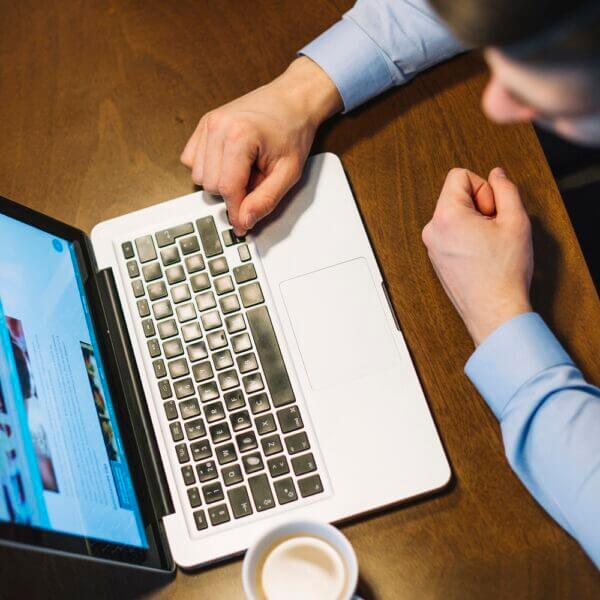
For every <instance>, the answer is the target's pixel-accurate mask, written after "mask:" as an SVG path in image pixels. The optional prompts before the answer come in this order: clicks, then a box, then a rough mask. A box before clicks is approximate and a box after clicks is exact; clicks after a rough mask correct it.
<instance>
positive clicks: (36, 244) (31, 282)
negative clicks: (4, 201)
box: [0, 214, 147, 547]
mask: <svg viewBox="0 0 600 600" xmlns="http://www.w3.org/2000/svg"><path fill="white" fill-rule="evenodd" d="M0 486H1V489H0V520H4V521H14V522H19V523H23V524H29V525H31V526H35V527H42V528H45V529H52V530H56V531H61V532H65V533H72V534H76V535H83V536H86V537H91V538H95V539H99V540H105V541H111V542H115V543H121V544H127V545H132V546H137V547H147V542H146V537H145V534H144V529H143V524H142V521H141V517H140V512H139V507H138V504H137V501H136V498H135V493H134V490H133V485H132V482H131V476H130V473H129V469H128V466H127V461H126V458H125V454H124V450H123V445H122V440H121V437H120V435H119V431H118V426H117V422H116V419H115V415H114V409H113V406H112V402H111V399H110V395H109V391H108V388H107V385H106V380H105V376H104V371H103V368H102V365H101V362H100V354H99V350H98V346H97V343H96V339H95V334H94V331H93V327H92V326H91V320H90V316H89V312H88V307H87V302H86V300H85V295H84V293H83V284H82V282H81V278H80V275H79V270H78V268H77V261H76V258H75V254H74V249H73V246H72V244H71V243H69V242H67V241H65V240H62V239H59V238H57V237H55V236H52V235H50V234H48V233H46V232H44V231H41V230H38V229H36V228H34V227H31V226H29V225H26V224H24V223H21V222H19V221H16V220H14V219H12V218H10V217H7V216H5V215H1V214H0Z"/></svg>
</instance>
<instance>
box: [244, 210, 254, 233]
mask: <svg viewBox="0 0 600 600" xmlns="http://www.w3.org/2000/svg"><path fill="white" fill-rule="evenodd" d="M255 223H256V217H255V216H254V215H253V214H252V213H248V215H247V216H246V224H245V227H246V229H252V228H253V227H254V224H255Z"/></svg>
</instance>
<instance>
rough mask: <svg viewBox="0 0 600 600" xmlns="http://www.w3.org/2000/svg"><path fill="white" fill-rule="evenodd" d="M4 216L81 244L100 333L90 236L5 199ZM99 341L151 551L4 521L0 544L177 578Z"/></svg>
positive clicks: (86, 285)
mask: <svg viewBox="0 0 600 600" xmlns="http://www.w3.org/2000/svg"><path fill="white" fill-rule="evenodd" d="M0 214H4V215H6V216H9V217H12V218H13V219H16V220H17V221H21V222H22V223H26V224H28V225H32V226H33V227H36V228H38V229H40V230H42V231H45V232H47V233H50V234H51V235H55V236H57V237H60V238H62V239H64V240H67V241H69V242H73V243H75V244H76V247H77V252H76V253H77V256H78V259H79V260H80V261H81V263H83V264H82V265H80V266H81V267H83V269H85V270H86V271H87V273H82V275H83V279H84V288H85V292H86V298H87V300H88V303H89V307H90V316H91V320H92V323H93V325H94V328H95V329H96V330H97V325H96V324H97V321H98V318H97V310H98V303H97V299H95V298H94V297H92V293H91V289H92V287H91V285H90V276H93V274H94V273H95V271H96V263H95V260H94V258H93V251H92V248H91V244H90V242H89V239H88V237H87V236H86V234H85V233H84V232H83V231H82V230H80V229H77V228H75V227H71V226H69V225H67V224H65V223H62V222H61V221H58V220H56V219H53V218H51V217H48V216H47V215H44V214H42V213H39V212H37V211H35V210H32V209H30V208H27V207H25V206H23V205H21V204H18V203H16V202H13V201H12V200H9V199H8V198H4V197H2V196H0ZM83 269H82V270H83ZM98 338H99V341H100V356H101V357H102V359H103V363H104V367H105V371H107V373H106V375H107V380H108V386H109V392H110V393H111V396H112V400H113V406H114V410H115V414H116V420H117V424H118V427H119V431H120V434H121V438H122V441H123V445H124V448H125V453H126V456H127V462H128V464H129V469H130V472H131V478H132V483H133V486H134V489H135V493H136V495H137V499H138V504H139V508H140V513H141V517H142V522H143V525H144V530H145V533H146V538H147V542H148V548H147V549H145V548H136V547H132V546H126V545H122V544H115V543H112V542H106V541H99V540H96V539H93V538H89V537H86V536H77V535H72V534H65V533H61V532H57V531H51V530H47V529H41V528H36V527H29V526H23V525H18V524H15V523H9V522H6V521H0V543H2V544H8V545H18V546H27V547H31V548H32V549H35V550H42V551H47V552H53V551H54V552H57V553H68V554H72V555H78V556H81V557H84V558H88V559H95V560H101V561H110V562H117V563H124V564H127V565H131V566H139V567H143V568H146V569H153V570H160V571H167V572H172V571H173V569H174V566H173V562H172V559H171V556H170V552H169V550H168V546H167V544H166V539H165V537H164V532H163V530H162V526H161V524H160V523H159V520H158V518H157V516H156V515H155V513H154V511H153V509H152V502H151V499H150V496H149V491H148V490H149V489H150V485H153V482H150V481H148V474H147V473H146V472H145V470H144V469H143V468H142V464H141V460H140V457H139V453H138V451H137V446H136V443H135V436H134V432H133V422H132V421H131V420H130V419H129V418H125V417H126V415H127V410H126V407H125V406H123V403H124V398H122V397H120V396H121V394H119V392H118V390H115V388H114V386H113V385H112V383H111V382H112V381H114V376H115V374H114V373H111V372H110V361H107V360H104V359H105V356H104V353H105V352H106V346H105V345H104V344H102V343H101V336H98ZM113 392H114V393H113Z"/></svg>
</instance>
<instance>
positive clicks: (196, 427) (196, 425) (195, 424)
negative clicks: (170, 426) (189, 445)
mask: <svg viewBox="0 0 600 600" xmlns="http://www.w3.org/2000/svg"><path fill="white" fill-rule="evenodd" d="M183 427H184V429H185V435H186V436H187V439H188V440H190V442H191V441H193V440H197V439H198V438H201V437H202V436H204V435H206V428H205V427H204V421H202V419H194V420H193V421H187V422H186V423H184V424H183Z"/></svg>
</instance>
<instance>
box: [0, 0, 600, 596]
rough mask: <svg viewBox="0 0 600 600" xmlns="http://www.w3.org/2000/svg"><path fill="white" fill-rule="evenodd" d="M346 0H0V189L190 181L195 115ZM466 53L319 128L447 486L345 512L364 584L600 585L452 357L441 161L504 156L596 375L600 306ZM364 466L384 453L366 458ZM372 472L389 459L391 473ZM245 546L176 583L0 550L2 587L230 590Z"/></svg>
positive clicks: (173, 188)
mask: <svg viewBox="0 0 600 600" xmlns="http://www.w3.org/2000/svg"><path fill="white" fill-rule="evenodd" d="M350 5H351V2H350V1H347V0H344V1H341V0H310V1H308V0H302V1H300V0H269V1H262V0H259V1H257V2H249V1H248V0H237V1H234V0H214V1H210V2H209V1H207V0H183V1H182V0H178V1H171V2H168V1H167V0H164V1H162V2H161V1H159V0H120V1H118V0H88V1H85V2H84V1H83V0H79V1H77V0H69V1H66V0H62V1H60V0H54V1H51V0H21V1H20V2H8V0H2V2H1V4H0V133H1V137H0V194H2V195H4V196H8V197H10V198H12V199H14V200H17V201H19V202H22V203H23V204H26V205H28V206H31V207H33V208H36V209H38V210H41V211H44V212H46V213H48V214H50V215H52V216H53V217H56V218H58V219H62V220H64V221H67V222H69V223H71V224H74V225H76V226H78V227H81V228H83V229H84V230H86V231H88V232H89V231H90V229H91V227H92V226H93V225H94V224H95V223H97V222H99V221H101V220H104V219H107V218H109V217H113V216H116V215H119V214H122V213H124V212H128V211H131V210H134V209H138V208H142V207H145V206H149V205H151V204H154V203H156V202H159V201H161V200H165V199H169V198H173V197H176V196H180V195H182V194H186V193H189V192H190V191H192V190H193V185H192V182H191V180H190V177H189V173H188V172H187V171H186V169H184V168H183V167H182V166H181V165H180V164H179V154H180V152H181V150H182V148H183V146H184V144H185V141H186V140H187V137H188V135H189V134H190V133H191V131H192V130H193V129H194V126H195V124H196V122H197V120H198V119H199V118H200V116H201V115H202V114H203V113H204V112H205V111H207V110H209V109H211V108H214V107H216V106H218V105H219V104H221V103H223V102H226V101H228V100H230V99H232V98H234V97H236V96H238V95H240V94H241V93H243V92H246V91H248V90H250V89H252V88H254V87H256V86H258V85H260V84H262V83H265V82H267V81H269V80H270V79H271V78H272V77H274V76H275V75H277V74H278V73H279V72H281V70H282V69H284V68H285V66H286V65H287V64H288V63H289V61H290V60H291V59H293V57H294V54H295V52H296V51H297V49H298V48H300V47H302V46H303V45H304V44H305V43H306V42H308V41H309V40H311V39H312V38H313V37H315V36H316V35H317V34H318V33H319V32H321V31H323V30H324V29H325V28H326V27H328V26H329V25H330V24H332V23H333V22H334V21H335V20H336V19H338V18H339V16H340V15H341V14H342V12H343V11H344V10H346V9H347V8H349V6H350ZM485 80H486V72H485V67H484V65H483V63H482V61H481V59H480V58H479V57H478V56H477V55H476V54H470V55H466V56H462V57H459V58H457V59H454V60H452V61H450V62H448V63H446V64H444V65H441V66H439V67H436V68H435V69H432V70H431V71H429V72H427V73H425V74H422V75H421V76H419V77H417V78H416V79H415V80H414V81H413V82H412V83H410V84H408V85H406V86H405V87H403V88H402V89H397V90H394V91H391V92H388V93H387V94H385V95H384V96H383V97H381V98H378V99H377V100H374V101H371V102H370V103H368V104H367V105H366V106H364V107H363V108H361V109H359V110H357V111H355V112H354V113H352V114H350V115H347V116H343V117H338V118H335V119H333V121H331V122H330V123H328V124H327V125H326V126H325V127H324V129H323V130H322V131H321V132H320V134H319V136H318V138H317V140H316V142H315V146H314V151H315V152H316V151H323V150H328V151H332V152H335V153H337V154H339V155H340V156H341V159H342V162H343V164H344V166H345V169H346V172H347V174H348V177H349V179H350V181H351V183H352V186H353V189H354V192H355V195H356V199H357V201H358V204H359V207H360V210H361V213H362V215H363V218H364V221H365V224H366V227H367V230H368V232H369V235H370V237H371V240H372V242H373V245H374V248H375V251H376V254H377V256H378V258H379V260H380V263H381V267H382V269H383V273H384V275H385V277H386V279H387V281H388V284H389V287H390V290H391V296H392V299H393V303H394V306H395V309H396V311H397V314H398V317H399V320H400V322H401V325H402V328H403V331H404V334H405V336H406V339H407V342H408V345H409V347H410V350H411V352H412V355H413V357H414V360H415V362H416V365H417V369H418V371H419V374H420V377H421V380H422V382H423V386H424V388H425V392H426V395H427V397H428V399H429V403H430V406H431V408H432V411H433V414H434V417H435V419H436V422H437V424H438V427H439V430H440V433H441V437H442V439H443V442H444V444H445V447H446V449H447V452H448V455H449V458H450V461H451V463H452V466H453V470H454V474H455V484H454V486H453V487H452V488H451V489H449V490H448V491H447V492H445V493H443V494H441V495H439V496H438V497H436V498H432V499H429V500H426V501H421V502H418V503H413V504H410V505H407V506H403V507H398V508H397V509H394V510H390V511H387V512H385V513H383V514H379V515H377V516H373V517H372V518H369V519H361V520H358V521H356V522H354V523H351V524H347V525H346V526H344V527H343V531H344V533H345V534H346V535H347V536H348V537H349V539H350V540H351V542H352V543H353V545H354V547H355V548H356V551H357V554H358V559H359V563H360V571H361V579H362V582H361V588H360V589H361V592H362V594H363V595H364V597H365V598H377V599H383V598H410V599H412V598H419V599H420V598H444V599H448V598H457V599H465V598H474V599H475V598H477V599H479V598H486V599H487V598H544V599H550V598H577V599H584V598H592V597H596V598H597V597H598V593H599V589H600V576H599V573H598V571H597V570H596V569H595V568H594V566H593V565H592V563H591V562H590V560H589V559H588V558H587V557H586V556H585V555H584V553H583V552H582V551H581V550H580V548H579V547H578V545H577V544H576V543H575V542H574V541H573V540H572V539H571V538H570V537H569V536H568V535H567V534H566V533H565V532H564V531H562V530H561V529H560V528H559V527H558V526H557V525H556V524H555V523H554V522H553V521H552V519H551V518H550V517H548V516H547V515H546V514H545V513H544V511H543V510H542V509H541V508H540V507H539V506H538V505H537V504H536V502H535V501H534V500H533V499H532V498H531V497H530V496H529V494H528V493H527V491H526V490H525V488H524V487H523V486H522V485H521V483H520V482H519V480H518V479H517V477H516V476H515V475H514V474H513V473H512V471H511V470H510V468H509V466H508V464H507V462H506V460H505V457H504V454H503V447H502V442H501V438H500V435H499V430H498V425H497V422H496V420H495V419H494V417H493V415H492V413H491V412H490V410H489V409H488V408H487V406H486V405H485V403H484V402H483V401H482V400H481V398H480V397H479V396H478V394H477V393H476V392H475V390H474V388H473V387H472V386H471V384H470V383H469V381H468V380H467V379H466V377H465V376H464V374H463V366H464V363H465V361H466V359H467V358H468V356H469V354H470V353H471V352H472V349H473V348H472V345H471V342H470V340H469V338H468V336H467V334H466V332H465V329H464V327H463V325H462V323H461V321H460V320H459V318H458V316H457V315H456V314H455V312H454V310H453V309H452V307H451V305H450V303H449V301H448V300H447V298H446V296H445V294H444V292H443V290H442V288H441V287H440V285H439V284H438V281H437V279H436V277H435V275H434V273H433V270H432V268H431V266H430V264H429V261H428V259H427V255H426V252H425V250H424V248H423V245H422V243H421V238H420V233H421V229H422V228H423V226H424V225H425V223H426V222H427V221H428V219H429V218H430V216H431V214H432V211H433V207H434V204H435V201H436V199H437V195H438V192H439V190H440V188H441V184H442V182H443V180H444V177H445V175H446V172H447V171H448V169H449V168H451V167H453V166H465V167H469V168H471V169H473V170H475V171H477V172H480V173H482V174H486V173H487V172H488V171H489V170H490V169H491V168H492V167H494V166H496V165H502V166H503V167H504V168H505V169H506V170H507V172H508V173H509V175H510V176H511V177H513V178H514V179H515V180H516V181H517V182H518V184H519V186H520V188H521V190H522V192H523V193H524V197H525V199H526V203H527V208H528V210H529V212H530V214H531V215H532V218H533V221H534V237H535V253H536V271H535V278H534V286H533V296H534V303H535V307H536V308H537V309H538V310H539V311H540V312H541V313H542V315H543V316H544V317H545V318H546V319H547V320H548V322H549V323H550V325H551V326H552V328H553V329H554V331H555V332H556V333H557V334H558V336H559V338H560V339H561V340H562V341H563V342H564V343H565V345H566V347H567V348H568V350H569V351H570V352H571V354H572V356H573V357H574V359H575V360H576V361H577V362H578V363H579V365H580V366H581V368H582V369H583V370H584V372H585V373H586V374H587V375H588V376H589V378H590V379H591V380H592V381H593V382H595V383H599V382H600V353H599V352H598V349H599V348H600V328H599V327H598V323H599V322H600V303H599V302H598V296H597V294H596V292H595V291H594V288H593V285H592V282H591V279H590V277H589V274H588V272H587V269H586V267H585V263H584V260H583V257H582V255H581V252H580V249H579V246H578V244H577V241H576V238H575V236H574V233H573V231H572V228H571V225H570V222H569V219H568V217H567V214H566V212H565V209H564V207H563V204H562V201H561V198H560V196H559V193H558V191H557V188H556V186H555V183H554V181H553V179H552V177H551V174H550V172H549V169H548V167H547V164H546V161H545V159H544V157H543V154H542V152H541V149H540V147H539V145H538V142H537V140H536V138H535V136H534V133H533V130H532V129H531V127H529V126H519V127H504V128H499V127H495V126H493V125H491V124H490V123H489V122H488V121H487V120H486V119H485V117H484V116H483V115H482V113H481V111H480V107H479V97H480V94H481V91H482V89H483V86H484V84H485ZM373 468H377V465H373ZM382 476H384V475H383V474H382ZM240 571H241V562H240V561H233V562H229V563H226V564H223V565H220V566H217V567H213V568H211V569H208V570H203V571H199V572H197V573H183V572H179V573H178V575H177V577H176V578H175V580H173V581H171V582H169V583H168V584H161V583H160V582H159V581H157V580H155V579H154V578H151V577H149V576H147V575H141V576H140V575H138V574H133V573H130V572H129V571H126V570H122V569H117V570H110V569H106V568H104V567H99V566H97V565H93V564H86V563H83V562H81V561H73V560H67V559H61V558H44V557H42V556H37V555H30V554H27V553H24V552H16V551H9V550H6V549H4V550H2V551H1V552H0V596H1V597H9V596H14V597H23V598H25V597H29V598H32V597H57V598H58V597H61V598H64V597H81V598H83V597H86V598H89V597H112V598H120V597H132V596H139V595H142V594H148V595H150V596H152V597H154V598H182V599H184V598H185V599H192V598H198V599H200V598H201V599H213V598H214V599H229V598H242V597H243V593H242V588H241V582H240Z"/></svg>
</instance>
